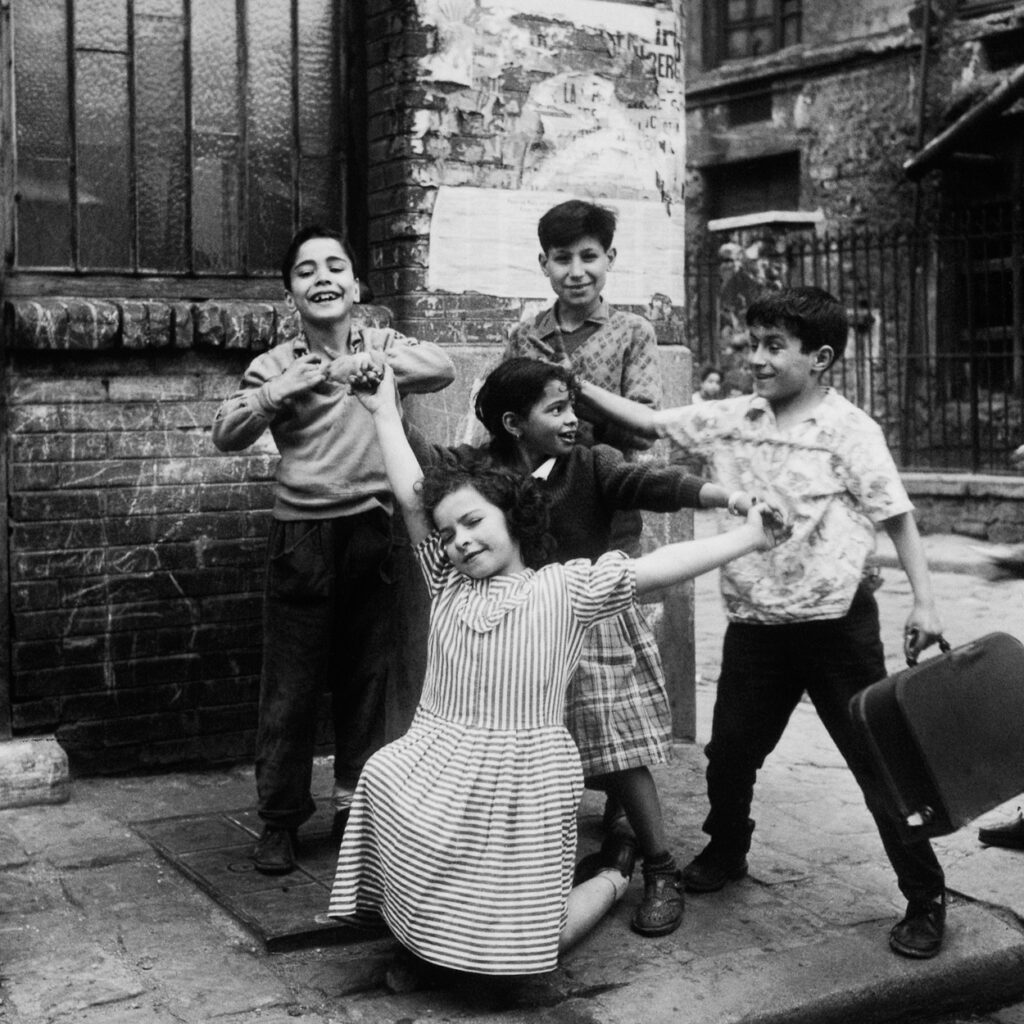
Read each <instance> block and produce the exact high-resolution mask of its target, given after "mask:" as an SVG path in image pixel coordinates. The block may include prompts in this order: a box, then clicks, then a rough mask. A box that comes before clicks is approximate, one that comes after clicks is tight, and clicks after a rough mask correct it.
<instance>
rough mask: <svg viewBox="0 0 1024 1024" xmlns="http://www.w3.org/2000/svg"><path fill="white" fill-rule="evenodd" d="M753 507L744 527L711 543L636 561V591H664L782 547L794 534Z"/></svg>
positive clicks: (681, 545)
mask: <svg viewBox="0 0 1024 1024" xmlns="http://www.w3.org/2000/svg"><path fill="white" fill-rule="evenodd" d="M761 510H762V507H761V506H759V505H752V506H751V508H750V511H749V512H748V513H747V521H746V522H745V523H744V524H743V526H740V527H738V528H737V529H735V530H729V531H728V532H727V533H720V534H718V535H716V536H714V537H709V538H708V539H707V540H685V541H679V542H678V543H676V544H666V545H665V546H664V547H661V548H658V549H657V550H656V551H652V552H651V553H650V554H647V555H641V556H640V558H638V559H636V561H635V563H634V565H635V568H636V589H637V593H638V594H640V595H643V594H646V593H649V592H650V591H652V590H661V589H662V588H664V587H668V586H671V585H672V584H673V583H681V582H682V581H683V580H689V579H693V577H694V576H700V575H701V574H703V573H706V572H709V571H710V570H712V569H717V568H718V567H719V566H721V565H725V563H726V562H731V561H732V560H733V559H734V558H739V556H740V555H749V554H750V553H751V552H753V551H767V550H768V548H771V547H774V546H775V545H776V544H780V543H781V542H782V541H783V540H785V539H786V537H788V536H789V533H790V532H791V531H790V530H789V529H788V528H783V527H778V526H776V525H775V520H774V518H773V517H772V515H771V513H770V512H768V511H767V510H766V513H765V515H763V516H762V511H761Z"/></svg>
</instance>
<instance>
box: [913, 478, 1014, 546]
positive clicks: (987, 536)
mask: <svg viewBox="0 0 1024 1024" xmlns="http://www.w3.org/2000/svg"><path fill="white" fill-rule="evenodd" d="M903 479H904V482H905V483H906V486H907V491H908V493H909V494H910V497H911V499H912V500H913V502H914V505H915V506H916V508H917V523H918V526H919V527H920V529H921V532H922V533H955V534H959V535H960V536H963V537H973V538H974V539H975V540H978V541H988V542H992V543H995V544H1020V543H1024V476H1020V477H1009V476H984V475H981V474H979V475H971V474H966V473H905V474H904V475H903Z"/></svg>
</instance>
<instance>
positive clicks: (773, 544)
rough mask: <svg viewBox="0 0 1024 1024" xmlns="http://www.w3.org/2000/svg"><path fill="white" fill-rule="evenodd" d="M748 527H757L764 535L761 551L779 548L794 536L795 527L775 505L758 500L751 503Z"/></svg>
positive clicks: (748, 513) (755, 499)
mask: <svg viewBox="0 0 1024 1024" xmlns="http://www.w3.org/2000/svg"><path fill="white" fill-rule="evenodd" d="M747 525H748V526H755V527H757V528H758V529H759V530H760V531H761V533H762V534H763V537H764V540H763V543H762V544H761V545H760V546H759V548H758V550H760V551H770V550H771V549H772V548H777V547H778V546H779V545H780V544H782V543H783V542H784V541H786V540H788V539H789V538H790V537H791V536H792V534H793V525H792V523H790V522H788V521H787V519H786V516H785V513H784V512H783V511H782V510H781V509H778V508H776V507H775V506H774V505H769V504H768V503H767V502H764V501H759V500H758V499H757V498H754V499H752V500H751V502H750V508H749V510H748V511H747Z"/></svg>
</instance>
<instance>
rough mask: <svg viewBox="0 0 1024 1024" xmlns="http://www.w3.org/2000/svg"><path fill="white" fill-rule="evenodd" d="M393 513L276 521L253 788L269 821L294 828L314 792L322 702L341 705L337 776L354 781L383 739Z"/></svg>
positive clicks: (337, 708) (269, 560) (311, 806)
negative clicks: (322, 699) (328, 696)
mask: <svg viewBox="0 0 1024 1024" xmlns="http://www.w3.org/2000/svg"><path fill="white" fill-rule="evenodd" d="M392 604H393V602H392V595H391V519H390V517H389V516H388V515H387V514H386V513H385V512H383V511H382V510H379V509H375V510H372V511H369V512H364V513H360V514H359V515H354V516H343V517H340V518H337V519H326V520H304V521H301V522H280V521H277V520H274V521H273V523H272V525H271V530H270V538H269V541H268V547H267V569H266V587H265V602H264V616H263V674H262V679H261V682H260V704H259V722H258V727H257V733H256V789H257V794H258V798H259V814H260V817H261V818H262V819H263V821H265V822H267V823H268V824H271V825H275V826H278V827H280V828H297V827H298V826H299V825H301V824H302V822H304V821H305V820H306V819H307V818H309V817H310V815H311V814H312V813H313V812H314V811H315V809H316V805H315V803H314V801H313V797H312V794H311V793H310V785H311V780H312V771H313V756H314V752H315V749H316V738H317V725H318V723H317V708H318V704H319V701H320V697H321V695H322V694H323V693H324V692H329V693H330V694H331V697H332V701H333V708H334V732H335V759H334V775H335V778H336V779H337V781H339V782H342V783H344V784H346V785H349V786H354V785H355V783H356V780H357V779H358V777H359V772H360V770H361V769H362V766H363V765H364V764H365V763H366V760H367V758H368V757H369V756H370V755H371V754H372V753H373V752H374V751H375V750H377V749H378V748H379V747H380V746H381V745H382V744H383V741H384V718H385V698H386V691H387V677H388V650H389V644H390V642H391V639H390V637H391V632H392V630H391V618H392V614H391V613H392Z"/></svg>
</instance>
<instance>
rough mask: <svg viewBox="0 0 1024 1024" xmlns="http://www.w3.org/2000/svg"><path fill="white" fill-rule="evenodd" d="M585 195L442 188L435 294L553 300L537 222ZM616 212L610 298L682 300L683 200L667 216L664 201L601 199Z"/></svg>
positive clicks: (433, 257)
mask: <svg viewBox="0 0 1024 1024" xmlns="http://www.w3.org/2000/svg"><path fill="white" fill-rule="evenodd" d="M574 198H579V199H588V198H589V197H587V196H574V195H573V194H572V193H568V192H548V191H544V192H530V191H519V190H516V191H512V190H508V189H489V188H474V187H469V186H442V187H441V188H440V189H439V190H438V194H437V201H436V203H435V206H434V212H433V217H432V219H431V226H430V267H429V270H428V273H427V287H428V288H429V289H430V290H431V291H446V292H480V293H481V294H484V295H495V296H499V297H502V298H549V297H550V298H552V300H553V293H552V292H551V286H550V285H549V284H548V279H547V278H546V277H545V276H544V273H543V271H542V270H541V268H540V264H539V263H538V261H537V257H538V255H539V253H540V243H539V242H538V241H537V221H538V220H539V219H540V217H541V215H542V214H543V213H544V212H545V211H546V210H548V209H550V208H551V207H552V206H555V205H556V204H557V203H562V202H565V201H566V200H567V199H574ZM594 201H595V202H599V203H601V205H603V206H608V207H610V208H611V209H613V210H615V212H616V213H617V214H618V226H617V228H616V230H615V242H614V246H615V250H616V253H617V255H616V259H615V266H614V267H613V269H612V271H611V273H609V275H608V284H607V286H606V288H605V298H606V299H608V301H609V302H611V303H618V304H619V305H624V306H639V305H647V304H648V303H650V301H651V298H652V296H654V295H664V296H667V297H668V298H669V299H670V300H671V301H672V302H673V303H681V302H682V300H683V287H684V285H683V282H684V276H683V275H684V227H683V217H682V212H683V210H682V205H681V204H680V205H678V206H676V207H675V213H676V216H674V217H673V216H670V215H669V213H668V211H667V210H666V208H665V205H664V204H663V203H660V202H658V201H656V200H653V199H652V200H640V199H608V200H605V199H596V200H594Z"/></svg>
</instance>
